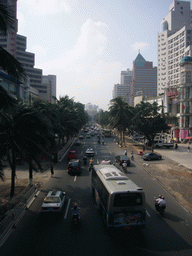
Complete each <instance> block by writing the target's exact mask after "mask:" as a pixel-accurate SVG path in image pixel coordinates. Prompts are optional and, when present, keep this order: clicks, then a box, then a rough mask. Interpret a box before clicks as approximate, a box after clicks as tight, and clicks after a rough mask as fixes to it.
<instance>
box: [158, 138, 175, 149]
mask: <svg viewBox="0 0 192 256" xmlns="http://www.w3.org/2000/svg"><path fill="white" fill-rule="evenodd" d="M173 146H174V143H171V142H164V141H163V140H154V148H172V147H173Z"/></svg>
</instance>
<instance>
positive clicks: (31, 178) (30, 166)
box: [29, 156, 33, 185]
mask: <svg viewBox="0 0 192 256" xmlns="http://www.w3.org/2000/svg"><path fill="white" fill-rule="evenodd" d="M29 184H30V185H33V168H32V159H31V156H30V157H29Z"/></svg>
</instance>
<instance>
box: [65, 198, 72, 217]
mask: <svg viewBox="0 0 192 256" xmlns="http://www.w3.org/2000/svg"><path fill="white" fill-rule="evenodd" d="M70 203H71V198H69V201H68V204H67V208H66V212H65V216H64V220H65V219H66V218H67V214H68V211H69V205H70Z"/></svg>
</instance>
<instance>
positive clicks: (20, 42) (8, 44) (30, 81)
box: [0, 0, 56, 102]
mask: <svg viewBox="0 0 192 256" xmlns="http://www.w3.org/2000/svg"><path fill="white" fill-rule="evenodd" d="M1 2H2V3H4V4H5V5H7V6H8V7H9V8H11V9H12V11H13V15H14V21H15V24H14V26H13V28H12V29H11V30H8V31H7V33H6V34H5V33H3V32H2V31H0V46H1V47H3V48H4V49H5V50H7V51H8V52H9V53H10V54H12V55H13V56H14V57H15V58H16V59H17V60H18V61H19V62H20V63H21V64H22V66H23V68H24V71H25V73H26V75H27V79H24V81H23V83H24V86H23V88H24V91H25V92H24V99H25V100H26V99H27V98H26V97H25V96H26V95H28V96H29V95H31V92H32V91H34V92H35V93H33V95H31V96H32V98H36V97H37V94H36V90H37V91H38V92H39V98H40V99H45V100H48V101H50V102H51V100H50V99H51V97H52V96H56V77H55V76H52V75H50V76H48V77H49V78H44V81H45V80H46V79H48V80H50V81H49V85H48V86H47V85H45V84H42V70H41V69H38V68H34V65H35V54H34V53H31V52H27V51H26V48H27V38H26V37H25V36H22V35H19V34H17V30H18V29H17V24H18V21H17V18H16V17H17V0H1ZM25 83H26V84H25ZM30 87H32V88H33V89H36V90H31V89H30ZM34 95H35V97H34ZM45 95H47V97H48V98H45Z"/></svg>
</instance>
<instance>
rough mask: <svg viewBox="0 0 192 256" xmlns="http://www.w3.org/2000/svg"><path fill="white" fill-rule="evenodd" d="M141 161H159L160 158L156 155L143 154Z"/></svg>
mask: <svg viewBox="0 0 192 256" xmlns="http://www.w3.org/2000/svg"><path fill="white" fill-rule="evenodd" d="M141 158H142V159H143V160H148V161H150V160H161V159H162V156H161V155H159V154H156V153H152V152H151V153H145V154H144V155H143V156H142V157H141Z"/></svg>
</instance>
